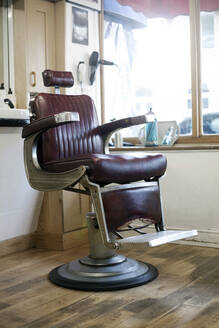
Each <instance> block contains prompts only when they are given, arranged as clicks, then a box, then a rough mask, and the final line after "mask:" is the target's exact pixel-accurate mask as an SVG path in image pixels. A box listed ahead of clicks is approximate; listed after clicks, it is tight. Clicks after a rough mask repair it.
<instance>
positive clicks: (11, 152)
mask: <svg viewBox="0 0 219 328" xmlns="http://www.w3.org/2000/svg"><path fill="white" fill-rule="evenodd" d="M0 156H1V161H0V186H1V188H0V241H3V240H6V239H10V238H14V237H17V236H20V235H25V234H29V233H31V232H33V231H35V229H36V224H37V220H38V216H39V210H40V206H41V201H42V193H39V192H37V191H35V190H33V189H32V188H31V187H30V186H29V184H28V182H27V179H26V176H25V170H24V164H23V163H24V161H23V140H22V139H21V128H15V127H11V128H9V127H0Z"/></svg>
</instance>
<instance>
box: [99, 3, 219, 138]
mask: <svg viewBox="0 0 219 328" xmlns="http://www.w3.org/2000/svg"><path fill="white" fill-rule="evenodd" d="M102 2H104V0H102ZM103 8H104V5H103V3H102V10H101V13H100V16H99V27H100V37H99V40H100V55H101V56H102V58H104V35H103V32H104V29H103V26H104V9H103ZM189 19H190V49H191V52H190V57H191V90H192V93H191V101H192V134H191V135H189V136H180V137H179V139H178V140H177V143H178V144H213V143H217V142H219V134H217V135H216V134H212V135H204V134H202V123H203V122H202V121H203V120H202V91H201V86H202V81H201V25H200V0H189ZM100 80H101V91H100V92H101V122H102V123H106V120H105V117H106V115H105V106H104V105H105V102H104V93H105V91H106V90H105V85H104V66H102V65H100ZM125 141H127V142H131V143H133V144H139V139H138V138H133V137H130V138H125Z"/></svg>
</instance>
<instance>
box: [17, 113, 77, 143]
mask: <svg viewBox="0 0 219 328" xmlns="http://www.w3.org/2000/svg"><path fill="white" fill-rule="evenodd" d="M79 120H80V119H79V113H77V112H62V113H59V114H54V115H51V116H47V117H43V118H41V119H39V120H35V121H33V122H31V123H30V124H28V125H25V127H24V128H23V131H22V138H27V137H29V136H31V135H32V134H34V133H37V132H43V131H45V130H47V129H50V128H54V127H56V126H59V125H60V124H65V123H70V122H75V121H79Z"/></svg>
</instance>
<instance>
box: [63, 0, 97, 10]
mask: <svg viewBox="0 0 219 328" xmlns="http://www.w3.org/2000/svg"><path fill="white" fill-rule="evenodd" d="M67 2H69V3H71V4H75V5H78V6H82V7H84V8H88V9H93V10H96V11H101V0H77V1H76V0H75V1H74V0H73V1H69V0H67Z"/></svg>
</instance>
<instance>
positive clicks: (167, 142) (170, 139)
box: [162, 126, 174, 145]
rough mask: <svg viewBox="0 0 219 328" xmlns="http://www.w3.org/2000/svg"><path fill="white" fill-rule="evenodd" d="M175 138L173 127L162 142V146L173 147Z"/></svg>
mask: <svg viewBox="0 0 219 328" xmlns="http://www.w3.org/2000/svg"><path fill="white" fill-rule="evenodd" d="M173 138H174V128H173V126H171V127H170V128H169V129H168V130H167V133H166V134H165V136H164V138H163V140H162V145H172V143H173Z"/></svg>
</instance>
